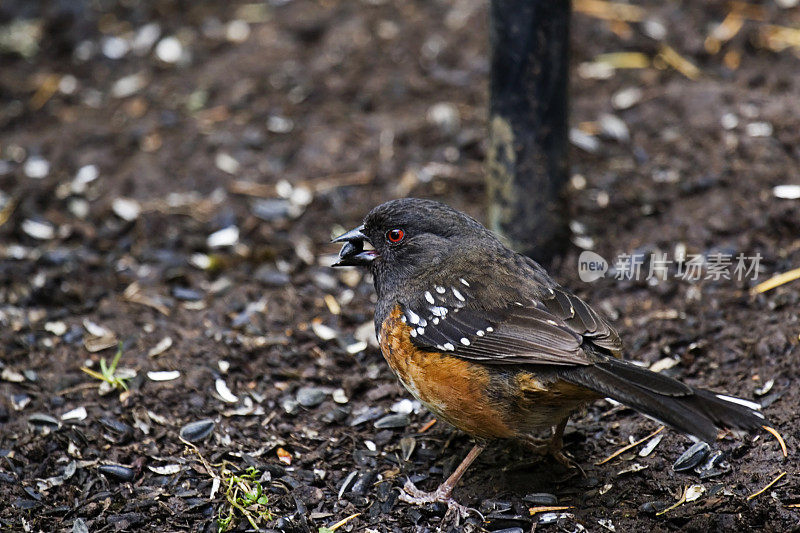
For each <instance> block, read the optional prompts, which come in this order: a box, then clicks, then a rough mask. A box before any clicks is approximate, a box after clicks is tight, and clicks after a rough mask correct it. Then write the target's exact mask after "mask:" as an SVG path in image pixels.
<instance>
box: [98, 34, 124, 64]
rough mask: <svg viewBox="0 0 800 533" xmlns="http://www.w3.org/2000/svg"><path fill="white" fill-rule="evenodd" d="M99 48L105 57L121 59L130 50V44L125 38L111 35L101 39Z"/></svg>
mask: <svg viewBox="0 0 800 533" xmlns="http://www.w3.org/2000/svg"><path fill="white" fill-rule="evenodd" d="M101 49H102V51H103V55H104V56H106V57H107V58H109V59H121V58H123V57H125V54H127V53H128V51H129V50H130V45H128V41H126V40H125V39H123V38H121V37H117V36H115V35H112V36H110V37H106V38H105V39H103V43H102V44H101Z"/></svg>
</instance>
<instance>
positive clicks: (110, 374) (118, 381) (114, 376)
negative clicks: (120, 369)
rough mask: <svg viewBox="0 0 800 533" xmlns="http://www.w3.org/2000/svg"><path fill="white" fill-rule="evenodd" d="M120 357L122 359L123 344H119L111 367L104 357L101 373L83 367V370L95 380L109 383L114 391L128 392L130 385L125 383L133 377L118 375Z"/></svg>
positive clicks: (101, 362)
mask: <svg viewBox="0 0 800 533" xmlns="http://www.w3.org/2000/svg"><path fill="white" fill-rule="evenodd" d="M120 357H122V343H119V348H117V353H116V354H114V359H112V361H111V365H107V364H106V359H105V357H103V358H101V359H100V372H98V371H96V370H92V369H91V368H86V367H85V366H83V367H81V370H83V371H84V372H86V373H87V374H89V375H90V376H92V377H93V378H95V379H99V380H100V381H104V382H105V383H108V384H109V385H110V386H111V388H112V389H120V390H128V384H127V383H125V382H126V381H127V380H129V379H131V376H128V375H125V374H118V373H117V365H118V364H119V359H120Z"/></svg>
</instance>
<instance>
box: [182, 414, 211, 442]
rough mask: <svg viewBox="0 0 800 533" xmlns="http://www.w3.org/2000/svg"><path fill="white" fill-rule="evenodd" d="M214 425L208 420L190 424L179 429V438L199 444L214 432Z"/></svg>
mask: <svg viewBox="0 0 800 533" xmlns="http://www.w3.org/2000/svg"><path fill="white" fill-rule="evenodd" d="M215 425H216V424H215V423H214V421H213V420H211V419H208V418H206V419H204V420H198V421H196V422H190V423H189V424H186V425H185V426H183V427H182V428H181V431H180V436H181V438H182V439H183V440H185V441H187V442H200V441H202V440H205V439H206V438H207V437H208V436H209V435H211V433H213V432H214V426H215Z"/></svg>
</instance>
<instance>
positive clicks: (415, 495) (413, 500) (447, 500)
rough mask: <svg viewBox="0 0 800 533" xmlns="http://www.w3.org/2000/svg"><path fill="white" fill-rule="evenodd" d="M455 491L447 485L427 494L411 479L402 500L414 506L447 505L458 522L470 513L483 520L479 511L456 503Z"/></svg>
mask: <svg viewBox="0 0 800 533" xmlns="http://www.w3.org/2000/svg"><path fill="white" fill-rule="evenodd" d="M452 491H453V489H452V487H448V486H447V485H446V484H445V483H443V484H442V485H440V486H439V488H437V489H436V490H434V491H433V492H425V491H422V490H420V489H418V488H417V487H416V485H414V483H412V482H411V480H410V479H409V480H408V481H406V483H405V485H403V490H402V491H401V492H400V499H401V500H402V501H404V502H406V503H410V504H412V505H423V504H426V503H444V504H445V505H447V512H448V514H450V513H453V514H454V515H455V518H456V520H458V519H461V518H466V517H467V516H468V515H469V513H475V514H476V515H478V517H480V519H481V520H483V515H482V514H481V513H480V512H479V511H478V510H477V509H473V508H471V507H467V506H465V505H461V504H460V503H458V502H457V501H455V500H454V499H453V498H452V496H451V493H452Z"/></svg>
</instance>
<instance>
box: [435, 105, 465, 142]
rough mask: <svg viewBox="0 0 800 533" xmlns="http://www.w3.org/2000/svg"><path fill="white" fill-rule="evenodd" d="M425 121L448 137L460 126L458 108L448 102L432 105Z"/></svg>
mask: <svg viewBox="0 0 800 533" xmlns="http://www.w3.org/2000/svg"><path fill="white" fill-rule="evenodd" d="M427 119H428V122H430V123H431V124H433V125H434V126H436V127H438V128H439V129H440V130H441V131H442V132H443V133H446V134H448V135H449V134H453V133H455V132H457V131H458V129H459V127H460V125H461V116H460V114H459V112H458V107H456V106H455V104H452V103H450V102H440V103H438V104H434V105H432V106H431V107H430V108H429V109H428V113H427Z"/></svg>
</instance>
